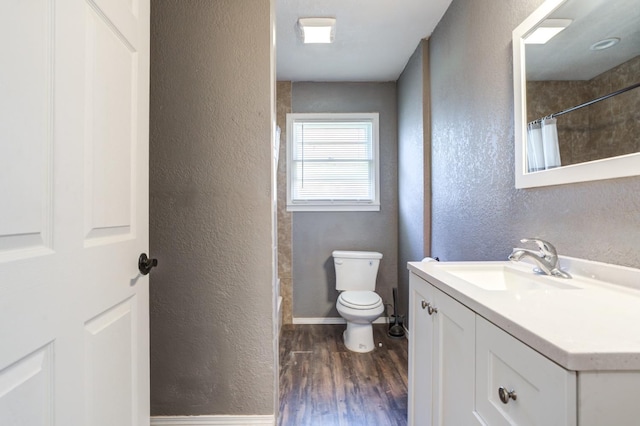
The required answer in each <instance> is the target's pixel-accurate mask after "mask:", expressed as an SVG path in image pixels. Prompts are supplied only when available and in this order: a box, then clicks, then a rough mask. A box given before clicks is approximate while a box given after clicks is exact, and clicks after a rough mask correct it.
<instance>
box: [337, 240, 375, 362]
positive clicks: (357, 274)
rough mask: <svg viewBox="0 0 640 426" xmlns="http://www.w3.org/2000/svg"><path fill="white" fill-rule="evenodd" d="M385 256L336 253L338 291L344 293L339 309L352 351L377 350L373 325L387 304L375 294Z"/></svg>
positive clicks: (344, 335) (368, 253)
mask: <svg viewBox="0 0 640 426" xmlns="http://www.w3.org/2000/svg"><path fill="white" fill-rule="evenodd" d="M380 259H382V254H381V253H378V252H368V251H343V250H336V251H334V252H333V260H334V265H335V268H336V290H338V291H340V295H339V296H338V300H337V301H336V309H337V310H338V313H339V314H340V316H342V318H344V319H345V320H346V322H347V329H346V330H345V331H344V333H343V337H344V344H345V346H346V347H347V349H349V350H350V351H354V352H370V351H372V350H373V349H374V343H373V327H372V326H371V323H372V322H373V321H375V320H376V318H378V317H379V316H380V315H381V314H382V312H384V303H383V302H382V299H381V298H380V296H379V295H378V294H377V293H376V292H375V291H374V290H375V287H376V277H377V275H378V266H379V264H380Z"/></svg>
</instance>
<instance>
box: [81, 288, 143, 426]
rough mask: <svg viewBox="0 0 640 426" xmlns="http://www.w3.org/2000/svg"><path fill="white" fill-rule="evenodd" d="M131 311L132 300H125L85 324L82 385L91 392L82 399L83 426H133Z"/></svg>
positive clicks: (133, 316) (133, 319) (134, 358)
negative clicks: (84, 415)
mask: <svg viewBox="0 0 640 426" xmlns="http://www.w3.org/2000/svg"><path fill="white" fill-rule="evenodd" d="M135 310H136V303H135V300H132V299H130V300H126V301H124V302H122V303H120V304H118V305H117V306H114V307H113V308H111V309H109V310H107V311H106V312H103V313H101V314H100V315H98V316H97V317H96V318H93V319H92V320H90V321H88V322H87V323H86V324H85V342H84V345H85V363H84V365H85V381H86V387H87V388H88V389H93V391H92V392H90V393H89V392H88V393H87V394H86V395H85V397H86V399H87V407H88V409H87V422H86V424H87V425H93V426H101V425H104V426H108V425H127V424H135V423H134V422H132V420H133V407H134V405H135V402H136V401H135V389H136V387H137V386H136V383H134V380H135V365H136V362H137V354H136V352H135V350H134V348H135V347H136V346H137V343H138V342H137V339H136V324H135V322H136V319H137V318H136V312H135ZM114 406H117V407H120V409H119V410H114V409H113V407H114Z"/></svg>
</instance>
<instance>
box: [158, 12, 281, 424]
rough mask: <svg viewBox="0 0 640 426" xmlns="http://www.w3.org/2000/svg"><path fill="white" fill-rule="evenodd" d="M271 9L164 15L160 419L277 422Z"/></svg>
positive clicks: (161, 48)
mask: <svg viewBox="0 0 640 426" xmlns="http://www.w3.org/2000/svg"><path fill="white" fill-rule="evenodd" d="M270 3H271V2H270V0H217V1H209V0H154V1H153V2H152V7H151V105H150V110H151V129H150V139H151V141H150V250H151V255H152V256H153V257H157V258H158V260H159V265H158V267H157V268H156V269H154V270H153V272H152V273H151V284H150V293H151V306H150V311H151V313H150V315H151V318H150V321H151V336H150V337H151V414H152V415H155V416H157V415H180V416H184V415H249V414H255V415H274V413H275V412H276V407H275V404H274V401H275V400H276V398H277V373H276V363H277V359H276V353H275V350H274V349H275V348H274V341H275V335H274V324H273V316H274V306H273V303H272V301H273V288H272V270H273V267H272V258H271V256H272V241H271V198H270V190H271V189H270V185H269V183H270V181H271V176H270V164H271V132H272V123H273V121H274V111H273V110H274V104H275V99H274V94H273V85H274V84H275V82H274V81H273V80H274V78H273V74H272V72H271V68H272V67H271V64H272V63H273V60H274V58H273V50H272V46H271V43H270V34H271V33H272V31H271V28H272V22H271V16H272V13H273V11H272V9H271V7H272V5H271V4H270Z"/></svg>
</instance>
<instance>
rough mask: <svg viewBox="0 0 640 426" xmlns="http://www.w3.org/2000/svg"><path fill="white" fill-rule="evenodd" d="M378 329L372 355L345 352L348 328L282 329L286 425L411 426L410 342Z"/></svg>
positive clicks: (282, 419)
mask: <svg viewBox="0 0 640 426" xmlns="http://www.w3.org/2000/svg"><path fill="white" fill-rule="evenodd" d="M373 327H374V341H375V344H376V349H375V350H374V351H372V352H369V353H366V354H360V353H355V352H350V351H348V350H347V349H346V348H345V346H344V343H343V342H342V332H343V330H344V329H345V326H344V325H284V326H283V327H282V332H281V335H280V415H279V419H278V424H279V425H280V426H300V425H314V426H315V425H318V426H333V425H336V426H338V425H340V426H386V425H393V426H406V424H407V365H408V363H407V340H406V339H391V338H389V337H388V336H387V326H386V325H384V324H374V326H373ZM378 343H382V347H378Z"/></svg>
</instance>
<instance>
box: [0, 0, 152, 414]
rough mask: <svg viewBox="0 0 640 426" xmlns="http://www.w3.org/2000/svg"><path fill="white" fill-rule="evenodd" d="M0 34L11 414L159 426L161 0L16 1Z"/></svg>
mask: <svg viewBox="0 0 640 426" xmlns="http://www.w3.org/2000/svg"><path fill="white" fill-rule="evenodd" d="M101 6H104V10H103V9H101ZM0 36H2V37H3V40H4V42H3V66H2V67H0V206H1V208H0V425H11V426H33V425H54V424H55V425H64V426H89V425H91V426H94V425H99V426H100V425H118V426H126V425H131V426H148V424H149V354H148V351H149V336H148V334H149V319H148V283H149V279H148V276H142V275H141V274H140V273H139V272H138V270H137V259H138V256H139V255H140V253H142V252H147V253H148V102H149V93H148V90H149V0H130V1H123V0H119V1H116V0H105V1H101V2H93V1H92V0H5V1H2V2H0Z"/></svg>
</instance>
